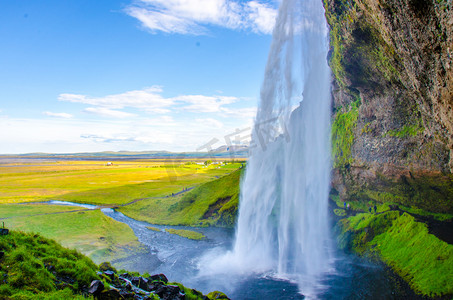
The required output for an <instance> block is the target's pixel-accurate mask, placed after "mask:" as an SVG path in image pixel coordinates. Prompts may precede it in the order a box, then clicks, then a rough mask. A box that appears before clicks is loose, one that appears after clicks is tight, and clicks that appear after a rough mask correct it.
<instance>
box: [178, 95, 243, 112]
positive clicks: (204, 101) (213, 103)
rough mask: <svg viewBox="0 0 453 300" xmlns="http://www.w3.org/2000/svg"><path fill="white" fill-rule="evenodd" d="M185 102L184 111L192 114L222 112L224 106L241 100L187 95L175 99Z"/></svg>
mask: <svg viewBox="0 0 453 300" xmlns="http://www.w3.org/2000/svg"><path fill="white" fill-rule="evenodd" d="M173 99H174V100H175V101H180V102H183V103H184V104H183V106H182V109H183V110H187V111H191V112H200V113H214V112H221V111H222V110H221V108H222V106H224V105H227V104H231V103H234V102H236V101H238V100H239V99H238V98H236V97H225V96H203V95H185V96H178V97H175V98H173Z"/></svg>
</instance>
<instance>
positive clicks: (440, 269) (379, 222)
mask: <svg viewBox="0 0 453 300" xmlns="http://www.w3.org/2000/svg"><path fill="white" fill-rule="evenodd" d="M341 223H342V227H343V230H344V232H343V234H342V235H341V239H342V243H343V244H344V245H346V246H347V247H350V248H352V249H353V250H354V251H356V252H358V253H361V254H366V255H372V256H374V255H378V256H379V257H380V258H381V259H382V260H383V261H384V262H386V263H387V264H388V265H390V266H391V267H392V268H393V269H394V270H395V271H396V272H397V273H398V274H399V275H400V276H401V277H403V278H404V279H405V280H406V281H407V282H408V283H409V285H410V286H411V288H412V289H413V290H414V291H415V292H417V293H419V294H422V295H427V296H431V297H433V296H442V295H452V294H453V285H452V282H453V245H449V244H447V243H445V242H444V241H442V240H440V239H438V238H437V237H435V236H434V235H432V234H429V233H428V229H427V227H426V225H425V224H424V223H420V222H416V221H415V219H414V218H413V217H412V216H410V215H408V214H406V213H403V214H402V215H400V214H399V212H397V211H391V212H386V213H383V214H378V215H375V214H358V215H357V216H354V217H350V218H348V219H343V220H341Z"/></svg>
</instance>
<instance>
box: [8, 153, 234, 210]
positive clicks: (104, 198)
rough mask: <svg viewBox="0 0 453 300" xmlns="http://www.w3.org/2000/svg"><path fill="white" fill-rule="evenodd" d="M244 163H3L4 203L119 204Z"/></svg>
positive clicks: (211, 176) (192, 183) (178, 187)
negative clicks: (68, 202) (49, 201)
mask: <svg viewBox="0 0 453 300" xmlns="http://www.w3.org/2000/svg"><path fill="white" fill-rule="evenodd" d="M239 166H240V164H239V163H230V164H227V165H221V166H220V165H215V164H211V165H209V166H207V167H206V166H202V165H198V164H196V163H195V162H191V161H162V160H144V161H120V162H115V161H114V162H113V165H111V166H107V164H106V162H99V161H61V162H35V163H29V164H23V163H21V164H18V163H17V164H3V165H2V166H1V167H0V203H19V202H34V201H46V200H62V201H73V202H79V203H93V204H106V205H116V204H125V203H128V202H131V201H134V200H137V199H141V198H149V197H162V196H166V195H169V194H172V193H177V192H179V191H181V190H182V189H184V188H188V187H193V186H195V185H198V184H200V183H203V182H207V181H209V180H212V179H215V178H216V176H222V175H224V174H226V173H229V172H231V171H232V170H235V169H237V168H238V167H239Z"/></svg>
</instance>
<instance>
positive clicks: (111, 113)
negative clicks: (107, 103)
mask: <svg viewBox="0 0 453 300" xmlns="http://www.w3.org/2000/svg"><path fill="white" fill-rule="evenodd" d="M83 111H84V112H87V113H90V114H96V115H99V116H102V117H109V118H119V119H123V118H130V117H135V116H137V115H135V114H131V113H128V112H124V111H119V110H113V109H109V108H105V107H88V108H85V109H84V110H83Z"/></svg>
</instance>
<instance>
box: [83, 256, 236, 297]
mask: <svg viewBox="0 0 453 300" xmlns="http://www.w3.org/2000/svg"><path fill="white" fill-rule="evenodd" d="M100 269H101V271H99V272H98V275H99V276H100V277H101V278H103V279H104V280H105V281H107V282H108V284H109V288H108V289H107V288H105V287H104V284H103V283H102V281H100V280H93V281H92V283H91V286H90V288H89V290H88V293H89V294H91V295H93V296H94V298H95V299H101V300H111V299H143V300H144V299H156V296H157V297H159V299H164V300H173V299H174V300H178V299H186V297H188V299H203V300H204V299H211V298H210V297H209V296H204V295H203V294H202V293H201V292H199V291H197V290H194V289H185V288H184V287H182V286H179V285H173V284H168V279H167V277H166V276H165V275H164V274H156V275H151V276H148V277H144V276H137V275H136V274H131V273H127V272H126V273H121V274H119V275H118V274H117V273H116V270H115V269H114V268H112V267H111V266H110V265H106V264H102V265H101V268H100ZM186 292H187V293H188V295H186ZM218 293H220V292H218ZM221 294H222V295H223V296H224V298H213V299H228V297H226V296H225V294H223V293H221Z"/></svg>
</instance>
